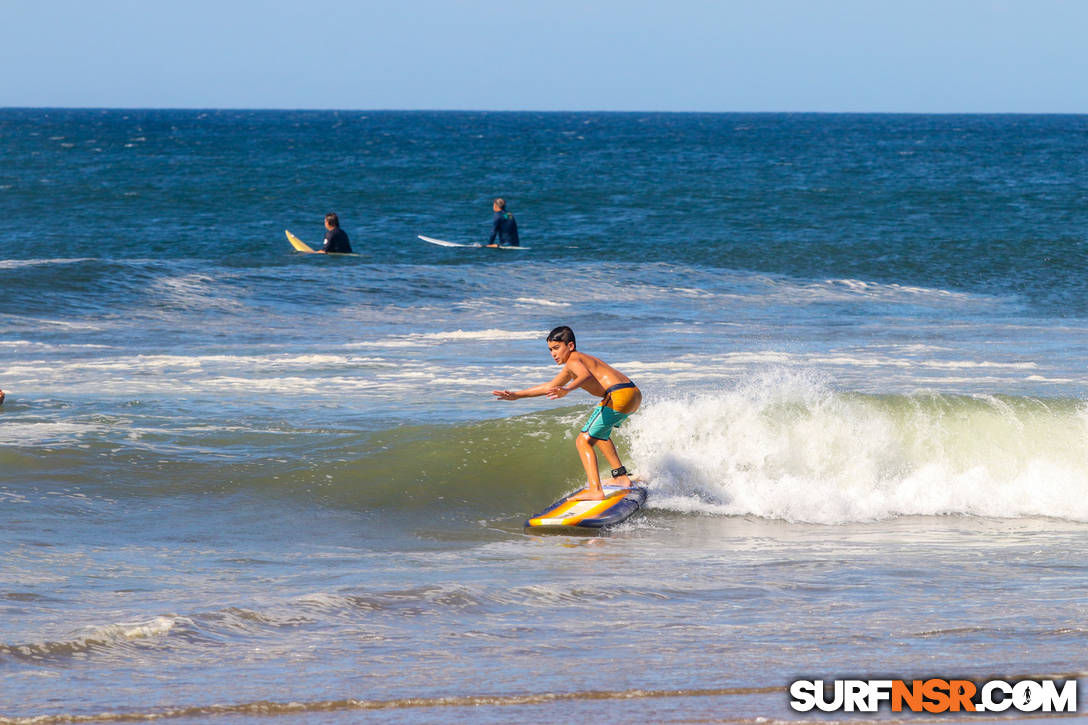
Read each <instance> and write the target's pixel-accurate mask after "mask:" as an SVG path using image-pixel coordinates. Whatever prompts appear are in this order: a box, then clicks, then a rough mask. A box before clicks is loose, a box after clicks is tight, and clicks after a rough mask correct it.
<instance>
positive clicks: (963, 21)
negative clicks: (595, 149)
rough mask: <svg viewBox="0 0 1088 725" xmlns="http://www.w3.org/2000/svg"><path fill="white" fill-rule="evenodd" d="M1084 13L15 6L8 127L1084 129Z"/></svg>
mask: <svg viewBox="0 0 1088 725" xmlns="http://www.w3.org/2000/svg"><path fill="white" fill-rule="evenodd" d="M1086 38H1088V2H1086V1H1085V0H655V1H650V0H599V1H597V0H525V1H522V0H505V2H498V1H496V0H487V1H486V2H485V1H484V0H383V1H378V0H354V1H353V0H292V1H288V0H249V1H243V0H183V1H182V0H174V1H170V0H162V1H160V0H0V107H91V108H247V109H248V108H269V109H344V110H355V109H358V110H375V109H405V110H407V109H451V110H452V109H456V110H571V111H579V110H585V111H590V110H592V111H710V112H753V111H754V112H760V111H770V112H783V111H786V112H806V111H808V112H893V113H896V112H908V113H910V112H914V113H1088V81H1086V77H1088V40H1086Z"/></svg>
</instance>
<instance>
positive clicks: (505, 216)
mask: <svg viewBox="0 0 1088 725" xmlns="http://www.w3.org/2000/svg"><path fill="white" fill-rule="evenodd" d="M491 209H492V211H494V212H495V219H494V221H492V223H491V236H490V237H489V238H488V240H487V246H489V247H517V246H520V244H521V242H520V241H519V240H518V223H517V220H515V219H514V215H513V214H511V213H510V212H508V211H506V201H504V200H503V199H496V200H495V202H494V203H493V204H492V205H491ZM495 237H498V238H499V243H498V244H495Z"/></svg>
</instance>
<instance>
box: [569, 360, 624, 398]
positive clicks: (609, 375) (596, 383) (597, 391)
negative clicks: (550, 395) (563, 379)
mask: <svg viewBox="0 0 1088 725" xmlns="http://www.w3.org/2000/svg"><path fill="white" fill-rule="evenodd" d="M563 368H564V370H565V371H566V372H567V374H568V375H569V376H570V377H569V378H568V379H570V380H576V379H578V378H579V377H581V374H582V370H585V371H587V372H589V374H590V376H591V377H590V379H589V380H587V381H585V382H584V383H582V385H581V386H580V387H581V388H582V390H585V391H586V392H587V393H589V394H590V395H596V396H597V397H599V398H603V397H604V395H605V392H604V391H605V390H607V389H608V388H611V387H612V386H613V385H619V384H620V383H629V382H631V379H630V378H628V377H627V376H626V375H624V374H623V373H621V372H620V371H619V370H616V369H615V368H614V367H612V366H611V365H609V364H608V363H606V362H605V361H604V360H601V359H600V358H596V357H593V356H592V355H586V354H585V353H584V352H578V351H577V350H575V351H573V352H571V354H570V357H569V358H568V359H567V363H566V365H564V366H563Z"/></svg>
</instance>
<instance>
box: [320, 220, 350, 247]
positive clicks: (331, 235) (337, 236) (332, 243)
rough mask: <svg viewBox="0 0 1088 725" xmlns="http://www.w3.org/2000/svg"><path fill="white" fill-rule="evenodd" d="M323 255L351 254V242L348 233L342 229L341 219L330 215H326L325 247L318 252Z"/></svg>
mask: <svg viewBox="0 0 1088 725" xmlns="http://www.w3.org/2000/svg"><path fill="white" fill-rule="evenodd" d="M318 251H319V252H321V253H322V254H351V242H349V241H348V235H347V232H345V231H344V230H343V229H341V228H340V217H338V216H336V215H335V214H332V213H329V214H326V215H325V246H324V247H322V248H321V249H319V250H318Z"/></svg>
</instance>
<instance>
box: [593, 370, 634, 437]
mask: <svg viewBox="0 0 1088 725" xmlns="http://www.w3.org/2000/svg"><path fill="white" fill-rule="evenodd" d="M640 400H642V394H641V393H640V392H639V391H638V387H636V386H635V384H634V383H631V382H627V383H619V384H618V385H613V386H612V387H611V388H609V389H608V390H606V391H604V398H602V399H601V402H600V404H599V405H597V407H596V408H594V409H593V412H592V413H590V415H589V420H587V421H586V424H585V425H584V426H582V432H583V433H587V434H588V435H589V436H590V437H591V438H597V439H599V440H602V441H606V440H608V439H609V437H610V436H611V435H612V429H613V428H618V427H619V425H620V423H622V422H623V421H625V420H627V416H629V415H631V413H633V412H635V411H636V410H637V409H638V404H639V401H640ZM617 409H618V410H617Z"/></svg>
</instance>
